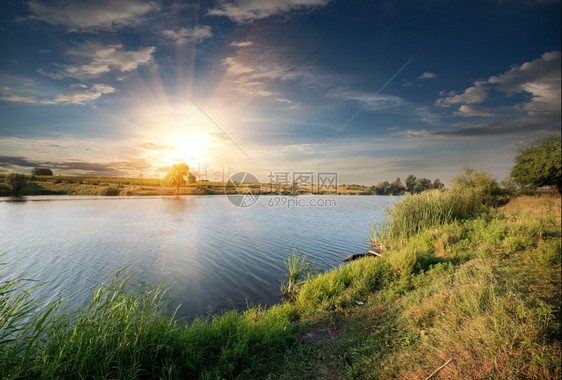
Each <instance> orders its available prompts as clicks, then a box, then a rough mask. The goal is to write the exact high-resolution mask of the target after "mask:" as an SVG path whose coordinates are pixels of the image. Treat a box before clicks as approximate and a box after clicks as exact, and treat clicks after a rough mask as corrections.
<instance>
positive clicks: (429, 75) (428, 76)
mask: <svg viewBox="0 0 562 380" xmlns="http://www.w3.org/2000/svg"><path fill="white" fill-rule="evenodd" d="M435 78H437V74H433V73H430V72H427V71H426V72H425V73H423V74H422V75H420V76H419V77H418V79H435Z"/></svg>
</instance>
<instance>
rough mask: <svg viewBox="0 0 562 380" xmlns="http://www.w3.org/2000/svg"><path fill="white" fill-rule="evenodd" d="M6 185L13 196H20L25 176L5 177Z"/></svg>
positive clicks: (12, 174) (10, 175)
mask: <svg viewBox="0 0 562 380" xmlns="http://www.w3.org/2000/svg"><path fill="white" fill-rule="evenodd" d="M6 184H7V185H8V188H9V189H10V192H11V193H12V194H13V195H20V194H21V193H22V192H23V188H24V187H25V175H23V174H20V173H10V174H8V175H7V176H6Z"/></svg>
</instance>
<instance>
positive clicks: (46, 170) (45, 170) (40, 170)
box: [31, 168, 53, 176]
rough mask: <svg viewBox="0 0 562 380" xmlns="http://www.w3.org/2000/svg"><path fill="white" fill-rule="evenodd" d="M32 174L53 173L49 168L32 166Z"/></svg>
mask: <svg viewBox="0 0 562 380" xmlns="http://www.w3.org/2000/svg"><path fill="white" fill-rule="evenodd" d="M31 174H32V175H51V176H52V175H53V171H52V170H51V169H49V168H33V170H32V171H31Z"/></svg>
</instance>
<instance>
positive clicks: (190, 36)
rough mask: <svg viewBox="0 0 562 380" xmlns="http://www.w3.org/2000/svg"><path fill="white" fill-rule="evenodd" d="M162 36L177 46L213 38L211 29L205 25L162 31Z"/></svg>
mask: <svg viewBox="0 0 562 380" xmlns="http://www.w3.org/2000/svg"><path fill="white" fill-rule="evenodd" d="M162 34H164V36H166V37H167V38H169V39H171V40H173V41H174V43H175V44H176V45H178V46H181V45H185V44H187V43H188V42H191V41H196V42H199V41H203V40H204V39H206V38H210V37H212V36H213V32H212V31H211V27H210V26H207V25H201V26H198V27H195V28H180V29H179V30H177V31H175V30H164V31H162Z"/></svg>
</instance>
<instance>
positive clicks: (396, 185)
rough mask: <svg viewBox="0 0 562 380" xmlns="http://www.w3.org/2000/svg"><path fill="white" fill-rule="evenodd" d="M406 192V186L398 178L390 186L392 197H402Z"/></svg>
mask: <svg viewBox="0 0 562 380" xmlns="http://www.w3.org/2000/svg"><path fill="white" fill-rule="evenodd" d="M405 191H406V186H404V185H402V182H401V181H400V177H396V180H395V181H394V182H392V183H391V184H390V193H391V194H392V195H401V194H404V192H405Z"/></svg>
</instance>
